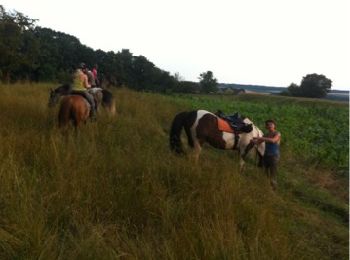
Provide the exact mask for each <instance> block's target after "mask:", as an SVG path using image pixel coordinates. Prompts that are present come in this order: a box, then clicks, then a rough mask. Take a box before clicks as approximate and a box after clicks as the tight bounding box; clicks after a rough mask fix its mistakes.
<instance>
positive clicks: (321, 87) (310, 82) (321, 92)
mask: <svg viewBox="0 0 350 260" xmlns="http://www.w3.org/2000/svg"><path fill="white" fill-rule="evenodd" d="M331 86H332V81H331V80H330V79H328V78H327V77H325V76H324V75H319V74H316V73H314V74H308V75H306V76H305V77H303V80H302V81H301V84H300V87H299V86H298V85H296V84H294V83H292V84H291V85H290V86H289V87H288V92H289V95H291V96H297V97H311V98H322V97H325V96H326V95H327V93H328V92H329V91H330V89H331Z"/></svg>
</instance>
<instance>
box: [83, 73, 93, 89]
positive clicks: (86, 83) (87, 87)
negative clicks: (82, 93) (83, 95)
mask: <svg viewBox="0 0 350 260" xmlns="http://www.w3.org/2000/svg"><path fill="white" fill-rule="evenodd" d="M84 87H85V88H86V89H89V88H91V86H90V84H89V81H88V77H87V76H86V75H84Z"/></svg>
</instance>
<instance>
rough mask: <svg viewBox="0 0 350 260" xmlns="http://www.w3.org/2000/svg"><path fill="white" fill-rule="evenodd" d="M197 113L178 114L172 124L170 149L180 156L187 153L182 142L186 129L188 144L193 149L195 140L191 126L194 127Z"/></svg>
mask: <svg viewBox="0 0 350 260" xmlns="http://www.w3.org/2000/svg"><path fill="white" fill-rule="evenodd" d="M196 116H197V111H193V112H181V113H179V114H177V115H176V116H175V118H174V120H173V122H172V124H171V130H170V140H169V141H170V149H171V150H172V151H174V152H176V153H178V154H183V153H185V152H184V150H183V147H182V142H181V131H182V128H185V132H186V135H187V140H188V144H189V145H190V146H191V147H193V146H194V144H193V138H192V134H191V130H190V128H191V126H192V125H193V123H194V121H195V118H196Z"/></svg>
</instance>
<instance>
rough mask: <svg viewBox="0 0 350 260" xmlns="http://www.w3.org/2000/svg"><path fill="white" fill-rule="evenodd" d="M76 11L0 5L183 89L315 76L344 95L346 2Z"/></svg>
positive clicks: (348, 57)
mask: <svg viewBox="0 0 350 260" xmlns="http://www.w3.org/2000/svg"><path fill="white" fill-rule="evenodd" d="M81 3H82V2H79V1H78V2H68V1H66V0H62V1H60V2H59V3H51V2H50V3H47V2H46V1H43V0H33V1H30V2H27V1H23V0H22V1H21V0H11V1H10V0H5V1H3V3H2V5H3V6H4V8H5V9H6V10H16V11H18V12H21V13H23V14H24V15H27V16H28V17H30V18H32V19H38V21H37V22H36V25H37V26H41V27H47V28H50V29H52V30H55V31H59V32H62V33H66V34H69V35H72V36H74V37H76V38H78V39H79V40H80V42H81V43H82V44H84V45H86V46H88V47H91V48H93V49H94V50H97V49H101V50H103V51H105V52H108V51H113V52H118V51H121V50H122V49H129V50H130V52H131V53H133V55H135V56H139V55H142V56H145V57H146V58H147V59H148V60H149V61H151V62H152V63H154V64H155V65H156V66H157V67H159V68H160V69H162V70H165V71H168V72H170V73H171V74H172V75H174V74H175V73H179V75H180V77H181V79H183V80H186V81H194V82H198V77H199V75H200V73H202V72H205V71H208V70H210V71H212V72H213V74H214V77H215V78H217V80H218V82H220V83H226V84H243V85H258V86H269V87H288V86H289V85H290V84H291V83H295V84H298V85H299V84H300V82H301V80H302V78H303V77H304V76H306V75H307V74H312V73H317V74H323V75H325V76H326V77H327V78H329V79H331V80H332V90H346V91H349V90H350V79H349V77H348V71H349V70H350V50H349V48H348V46H350V36H349V35H348V34H347V33H346V30H347V26H346V25H347V24H349V23H350V18H349V17H348V15H347V11H346V10H349V9H350V3H348V2H347V1H342V0H341V1H337V2H335V3H328V2H327V1H316V0H312V1H308V2H307V3H306V2H305V3H304V2H302V1H287V2H284V3H283V4H282V3H280V2H278V1H276V0H267V1H265V2H264V3H260V2H259V1H258V0H252V1H249V2H244V3H243V2H239V1H233V2H232V1H228V0H223V1H221V2H219V3H211V2H208V1H197V0H194V1H191V2H186V1H184V0H180V1H177V2H175V1H170V0H166V1H160V0H150V1H148V2H147V3H144V2H140V1H137V0H131V1H128V2H124V1H114V2H113V3H110V2H108V1H104V0H102V1H99V2H98V3H96V4H95V5H84V6H81ZM315 6H316V7H317V8H316V10H317V12H315ZM67 7H69V8H67ZM76 10H83V11H82V12H79V13H78V15H77V12H76ZM120 10H121V11H120ZM80 13H81V14H80ZM62 14H64V16H62ZM91 14H93V18H94V19H90V16H91ZM62 17H64V18H62ZM310 17H311V18H310ZM208 18H209V19H208ZM325 18H326V19H325ZM252 82H253V83H252Z"/></svg>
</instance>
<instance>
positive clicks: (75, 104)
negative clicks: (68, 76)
mask: <svg viewBox="0 0 350 260" xmlns="http://www.w3.org/2000/svg"><path fill="white" fill-rule="evenodd" d="M90 109H91V107H90V104H89V102H88V101H87V100H85V98H83V97H82V96H79V95H67V96H64V97H63V98H62V100H61V104H60V109H59V112H58V127H59V128H64V127H66V126H67V125H68V124H69V122H72V123H73V125H74V127H75V129H77V128H78V127H79V125H80V124H81V123H85V122H86V121H87V119H88V118H89V115H90Z"/></svg>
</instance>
